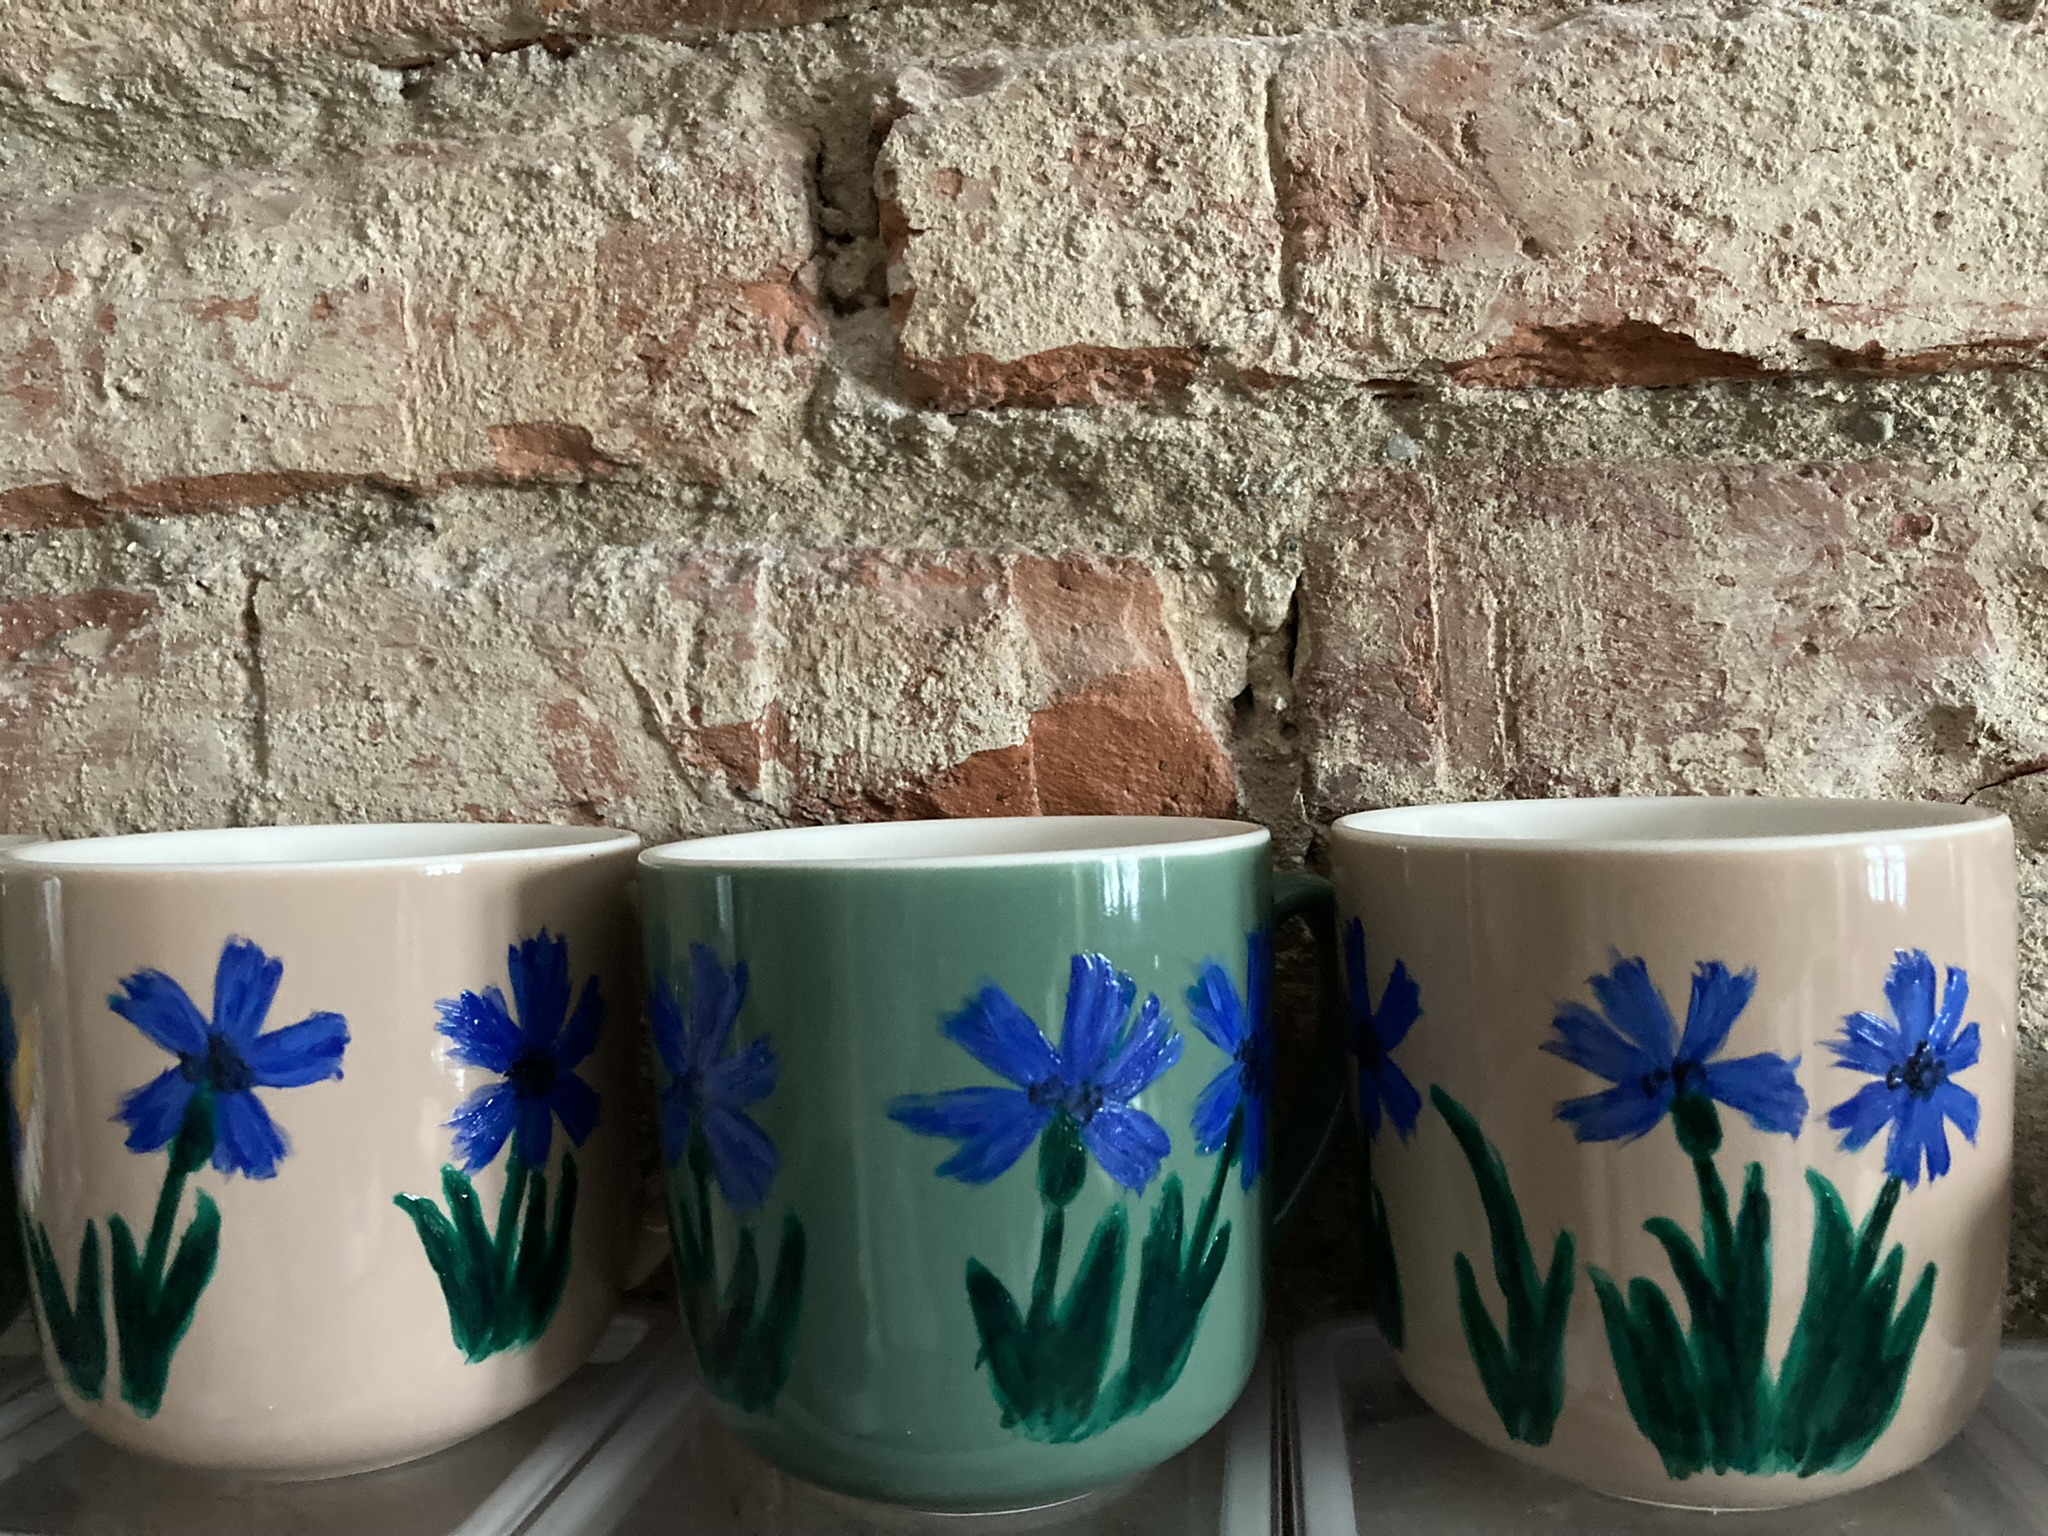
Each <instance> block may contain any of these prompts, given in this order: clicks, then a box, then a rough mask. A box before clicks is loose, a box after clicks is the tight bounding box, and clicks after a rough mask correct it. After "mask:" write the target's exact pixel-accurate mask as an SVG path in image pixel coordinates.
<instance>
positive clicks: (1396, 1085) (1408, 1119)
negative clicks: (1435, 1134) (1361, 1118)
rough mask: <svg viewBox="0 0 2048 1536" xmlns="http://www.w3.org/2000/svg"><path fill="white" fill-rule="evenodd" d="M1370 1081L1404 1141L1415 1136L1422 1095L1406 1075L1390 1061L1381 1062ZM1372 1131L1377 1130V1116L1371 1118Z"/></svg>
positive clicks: (1388, 1116) (1420, 1111)
mask: <svg viewBox="0 0 2048 1536" xmlns="http://www.w3.org/2000/svg"><path fill="white" fill-rule="evenodd" d="M1372 1080H1373V1084H1374V1086H1375V1088H1376V1089H1377V1090H1378V1097H1379V1100H1380V1102H1381V1103H1383V1104H1385V1105H1386V1109H1387V1118H1388V1119H1389V1120H1391V1121H1393V1122H1394V1129H1395V1130H1396V1131H1398V1132H1399V1133H1400V1136H1401V1139H1402V1140H1403V1141H1406V1140H1407V1139H1408V1138H1409V1137H1410V1136H1413V1135H1414V1134H1415V1120H1416V1117H1417V1116H1419V1115H1420V1114H1421V1113H1422V1095H1421V1094H1419V1093H1417V1092H1416V1091H1415V1085H1414V1084H1413V1083H1411V1082H1409V1081H1408V1074H1407V1073H1406V1072H1403V1071H1402V1070H1401V1069H1400V1068H1399V1067H1397V1066H1396V1065H1394V1063H1393V1062H1391V1061H1384V1060H1383V1061H1381V1062H1380V1064H1379V1070H1378V1071H1377V1072H1376V1073H1374V1074H1373V1075H1372ZM1373 1129H1374V1130H1378V1129H1379V1116H1378V1115H1374V1116H1373Z"/></svg>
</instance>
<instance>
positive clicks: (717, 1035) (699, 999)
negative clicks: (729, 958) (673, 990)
mask: <svg viewBox="0 0 2048 1536" xmlns="http://www.w3.org/2000/svg"><path fill="white" fill-rule="evenodd" d="M746 1000H747V967H746V963H745V962H744V961H742V962H740V963H738V964H736V965H734V966H733V968H732V969H731V970H729V971H728V970H727V969H726V968H725V967H724V966H723V965H721V964H720V963H719V960H718V952H717V951H716V950H714V949H712V948H711V946H710V945H708V944H692V945H691V946H690V1035H689V1041H690V1048H689V1056H690V1061H691V1062H692V1063H693V1064H694V1065H695V1066H696V1067H697V1068H698V1069H699V1070H701V1069H703V1068H705V1067H708V1066H710V1065H711V1063H712V1062H714V1061H716V1060H718V1058H719V1057H721V1056H723V1055H724V1054H725V1043H726V1041H728V1040H730V1039H731V1038H732V1026H733V1021H734V1020H736V1019H737V1018H739V1016H740V1008H741V1007H742V1006H743V1005H744V1004H745V1003H746Z"/></svg>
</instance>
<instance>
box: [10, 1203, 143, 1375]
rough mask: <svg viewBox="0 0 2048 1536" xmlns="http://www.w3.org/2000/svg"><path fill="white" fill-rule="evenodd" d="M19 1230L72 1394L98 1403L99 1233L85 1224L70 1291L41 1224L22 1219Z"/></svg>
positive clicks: (102, 1336)
mask: <svg viewBox="0 0 2048 1536" xmlns="http://www.w3.org/2000/svg"><path fill="white" fill-rule="evenodd" d="M21 1231H22V1238H23V1240H24V1244H25V1247H26V1251H27V1256H28V1261H29V1268H30V1271H31V1272H32V1274H33V1276H34V1279H35V1285H36V1296H37V1298H38V1300H39V1301H40V1302H41V1303H42V1320H43V1327H44V1329H45V1330H46V1332H47V1333H48V1335H49V1339H50V1348H51V1351H52V1352H53V1353H54V1354H55V1355H56V1356H57V1363H58V1364H59V1365H60V1366H61V1367H63V1370H64V1379H65V1380H66V1381H67V1382H69V1383H70V1384H71V1390H72V1391H73V1392H75V1393H77V1394H78V1395H79V1396H80V1397H81V1398H84V1399H85V1400H86V1401H87V1402H97V1401H98V1400H99V1397H100V1394H101V1393H102V1392H103V1391H105V1389H106V1383H107V1323H106V1314H105V1303H104V1300H103V1296H102V1291H101V1280H100V1234H99V1229H98V1228H97V1227H96V1226H94V1225H93V1223H92V1222H90V1221H88V1222H86V1224H85V1232H84V1234H83V1235H82V1236H81V1237H80V1238H79V1240H78V1270H77V1274H78V1283H77V1284H76V1285H75V1286H73V1287H68V1288H67V1287H66V1285H65V1283H64V1272H63V1271H62V1270H61V1269H60V1268H59V1267H58V1265H57V1256H56V1254H55V1252H54V1251H53V1249H52V1248H51V1246H50V1234H49V1233H48V1232H47V1231H45V1230H44V1228H43V1224H42V1223H41V1222H40V1221H35V1220H31V1219H27V1218H24V1220H23V1221H22V1224H21ZM131 1247H132V1244H131ZM74 1296H75V1297H76V1300H75V1301H74V1300H73V1297H74Z"/></svg>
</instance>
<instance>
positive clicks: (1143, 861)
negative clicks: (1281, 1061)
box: [640, 816, 1342, 1510]
mask: <svg viewBox="0 0 2048 1536" xmlns="http://www.w3.org/2000/svg"><path fill="white" fill-rule="evenodd" d="M1269 844H1270V838H1269V836H1268V834H1267V833H1266V831H1265V829H1264V828H1262V827H1257V826H1253V825H1250V824H1248V823H1244V822H1234V821H1200V820H1191V819H1176V818H1165V817H1110V816H1100V817H1095V816H1075V817H1045V818H1037V817H1033V818H1015V819H990V820H958V821H944V822H907V823H906V822H898V823H883V824H870V825H862V826H847V827H809V828H793V829H790V830H786V831H775V832H757V833H745V834H740V835H737V836H731V837H716V838H707V839H702V840H699V841H694V842H682V843H671V844H668V845H666V846H664V847H660V848H653V849H649V850H648V851H647V852H645V853H644V854H643V855H642V856H641V861H640V863H641V884H642V894H643V908H644V912H645V919H646V936H647V960H648V975H649V994H650V995H649V1014H650V1021H651V1023H652V1026H653V1031H654V1039H655V1046H656V1054H657V1056H658V1058H659V1063H660V1070H659V1082H660V1085H661V1104H660V1115H661V1131H662V1151H663V1156H664V1160H665V1162H666V1164H667V1167H668V1181H669V1222H670V1229H671V1234H672V1237H673V1240H674V1244H673V1246H674V1258H675V1266H676V1275H677V1281H678V1285H679V1289H680V1292H681V1299H682V1308H683V1313H684V1316H685V1319H686V1320H687V1322H688V1323H689V1326H690V1329H691V1333H692V1336H693V1337H694V1339H695V1341H696V1345H697V1354H698V1362H699V1366H700V1369H701V1371H702V1374H703V1379H704V1381H705V1382H706V1384H707V1385H708V1386H709V1387H710V1389H711V1390H712V1392H713V1393H714V1394H715V1395H716V1397H717V1398H718V1399H719V1402H720V1408H721V1412H722V1413H723V1415H724V1417H725V1419H726V1421H727V1422H728V1423H729V1424H731V1425H732V1426H733V1427H734V1428H735V1429H737V1430H738V1432H739V1433H740V1434H741V1435H742V1437H743V1438H745V1439H746V1440H747V1441H748V1442H749V1443H750V1444H751V1445H752V1446H753V1447H754V1448H755V1449H756V1450H758V1451H760V1452H761V1453H762V1454H763V1455H765V1456H766V1457H767V1458H768V1459H769V1460H771V1461H773V1462H775V1463H776V1464H777V1465H779V1466H781V1467H782V1468H784V1469H785V1470H786V1471H788V1472H791V1473H793V1474H795V1475H796V1476H798V1477H802V1478H805V1479H807V1480H809V1481H811V1482H814V1483H818V1484H821V1485H823V1486H825V1487H827V1488H831V1489H835V1490H838V1491H840V1492H843V1493H849V1494H853V1495H856V1496H860V1497H866V1498H877V1499H885V1500H889V1501H892V1502H896V1503H902V1504H909V1505H915V1506H919V1507H923V1508H929V1509H946V1510H992V1509H1003V1508H1011V1509H1014V1508H1018V1507H1023V1506H1030V1505H1036V1504H1043V1503H1049V1502H1053V1501H1056V1500H1059V1499H1063V1498H1068V1497H1071V1496H1074V1495H1077V1494H1080V1493H1083V1492H1086V1491H1088V1490H1090V1489H1092V1488H1096V1487H1099V1486H1101V1485H1103V1484H1106V1483H1110V1482H1114V1481H1116V1480H1118V1479H1120V1478H1123V1477H1125V1476H1128V1475H1130V1474H1133V1473H1136V1472H1139V1471H1142V1470H1144V1469H1146V1468H1148V1467H1151V1466H1153V1465H1156V1464H1157V1463H1159V1462H1162V1461H1165V1460H1167V1459H1168V1458H1170V1457H1171V1456H1173V1455H1175V1454H1176V1453H1177V1452H1179V1451H1180V1450H1182V1449H1184V1448H1185V1447H1186V1446H1188V1445H1190V1444H1192V1443H1193V1442H1194V1441H1195V1440H1197V1439H1199V1438H1200V1437H1201V1436H1202V1435H1203V1434H1204V1433H1206V1432H1207V1431H1208V1430H1209V1429H1210V1428H1211V1426H1213V1425H1214V1424H1215V1423H1216V1422H1217V1421H1218V1420H1220V1419H1221V1418H1222V1417H1223V1415H1224V1414H1225V1413H1226V1412H1227V1411H1228V1410H1229V1408H1230V1406H1231V1404H1232V1403H1233V1402H1234V1401H1235V1400H1236V1398H1237V1396H1238V1394H1239V1393H1240V1392H1241V1391H1242V1390H1243V1388H1244V1385H1245V1382H1246V1380H1247V1379H1248V1378H1249V1376H1250V1374H1251V1370H1252V1365H1253V1362H1254V1358H1255V1357H1256V1355H1257V1353H1258V1348H1259V1336H1260V1329H1261V1325H1262V1320H1263V1305H1264V1286H1263V1249H1264V1245H1265V1232H1266V1226H1267V1206H1268V1187H1269V1185H1271V1184H1272V1183H1274V1182H1275V1179H1276V1176H1277V1175H1278V1173H1279V1170H1278V1169H1277V1168H1275V1167H1274V1159H1273V1156H1272V1153H1271V1151H1270V1150H1269V1147H1268V1145H1267V1143H1268V1139H1269V1138H1268V1136H1267V1134H1266V1132H1267V1122H1268V1120H1269V1119H1273V1120H1276V1121H1277V1120H1279V1119H1280V1118H1281V1117H1279V1116H1278V1115H1276V1114H1275V1113H1274V1111H1273V1109H1272V1107H1271V1106H1270V1092H1271V1083H1272V1043H1271V1042H1272V1034H1271V1029H1270V1025H1269V1023H1268V1020H1267V1018H1266V1016H1265V1015H1266V998H1267V995H1268V993H1269V991H1270V974H1271V965H1272V932H1273V924H1274V923H1275V921H1277V920H1284V919H1285V918H1287V917H1289V916H1293V915H1296V914H1300V915H1304V916H1307V917H1309V918H1310V920H1311V923H1312V926H1314V927H1315V928H1316V930H1317V931H1318V933H1319V934H1322V935H1327V934H1328V932H1329V929H1330V926H1331V906H1330V897H1329V888H1328V887H1327V886H1326V885H1324V884H1323V883H1322V882H1321V881H1317V880H1314V879H1313V877H1301V876H1295V877H1279V878H1278V879H1276V877H1275V876H1274V875H1273V874H1272V872H1271V870H1270V865H1269V857H1270V855H1269ZM1276 886H1277V887H1278V888H1279V893H1280V894H1279V899H1278V900H1276V899H1275V891H1276ZM1324 947H1325V953H1326V956H1327V954H1328V946H1327V942H1326V941H1325V943H1324ZM1326 974H1331V972H1330V968H1329V964H1328V963H1326ZM1327 990H1328V989H1327V988H1326V996H1327ZM1341 1078H1342V1074H1341V1073H1338V1072H1334V1071H1333V1072H1331V1073H1329V1074H1317V1075H1316V1087H1317V1089H1318V1091H1322V1092H1324V1093H1325V1094H1326V1095H1327V1102H1326V1103H1324V1104H1321V1105H1318V1106H1316V1109H1315V1112H1314V1113H1313V1114H1311V1115H1310V1116H1309V1118H1308V1119H1307V1120H1299V1121H1297V1122H1296V1126H1295V1127H1279V1128H1280V1129H1283V1130H1293V1133H1294V1135H1293V1141H1294V1146H1295V1148H1296V1149H1297V1152H1298V1155H1295V1156H1293V1157H1292V1159H1291V1160H1292V1161H1293V1162H1294V1163H1295V1164H1297V1165H1298V1166H1297V1167H1295V1168H1294V1169H1292V1170H1290V1171H1289V1172H1290V1175H1291V1176H1290V1177H1289V1179H1288V1184H1289V1186H1290V1187H1289V1188H1288V1189H1287V1190H1286V1191H1285V1192H1284V1194H1283V1195H1282V1196H1281V1197H1280V1198H1279V1199H1278V1200H1277V1201H1276V1202H1275V1204H1276V1206H1280V1207H1284V1206H1285V1205H1286V1204H1287V1203H1289V1202H1290V1201H1291V1199H1292V1197H1293V1194H1295V1193H1298V1191H1299V1188H1300V1186H1301V1185H1302V1184H1303V1183H1304V1182H1305V1181H1306V1178H1307V1175H1308V1173H1309V1172H1310V1171H1311V1169H1312V1167H1313V1165H1314V1163H1315V1162H1316V1161H1317V1160H1318V1158H1319V1150H1320V1148H1321V1146H1322V1145H1323V1144H1325V1143H1326V1141H1327V1133H1328V1131H1329V1129H1330V1128H1331V1127H1333V1126H1334V1125H1335V1123H1336V1120H1337V1118H1338V1116H1339V1115H1340V1114H1341V1112H1342V1098H1341ZM1333 1083H1335V1084H1338V1085H1339V1087H1338V1088H1335V1089H1332V1088H1331V1086H1330V1085H1331V1084H1333ZM1281 1139H1282V1141H1283V1152H1284V1151H1285V1150H1286V1148H1285V1145H1284V1144H1285V1142H1286V1140H1287V1138H1286V1137H1285V1136H1283V1137H1282V1138H1281Z"/></svg>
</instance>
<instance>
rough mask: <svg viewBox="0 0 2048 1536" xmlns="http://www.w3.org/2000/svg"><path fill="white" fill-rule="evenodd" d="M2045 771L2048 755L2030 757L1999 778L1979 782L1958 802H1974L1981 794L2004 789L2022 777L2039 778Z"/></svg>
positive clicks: (2046, 771)
mask: <svg viewBox="0 0 2048 1536" xmlns="http://www.w3.org/2000/svg"><path fill="white" fill-rule="evenodd" d="M2044 773H2048V757H2036V758H2030V759H2028V760H2027V761H2026V762H2024V763H2021V764H2020V765H2019V766H2017V767H2016V768H2012V769H2010V770H2008V771H2007V772H2005V773H2001V774H2000V775H1999V776H1998V777H1997V778H1995V779H1990V780H1987V781H1986V782H1985V783H1982V784H1979V785H1978V786H1977V787H1976V788H1975V789H1973V790H1971V791H1970V792H1969V793H1968V794H1966V795H1964V796H1963V798H1962V799H1961V801H1959V802H1958V803H1959V804H1962V805H1971V804H1974V803H1975V801H1976V799H1977V797H1978V796H1979V795H1985V794H1989V793H1990V792H1991V791H1992V790H1994V789H2003V788H2005V786H2006V785H2008V784H2017V783H2018V782H2019V781H2020V780H2021V779H2032V778H2038V777H2039V776H2040V775H2042V774H2044Z"/></svg>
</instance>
